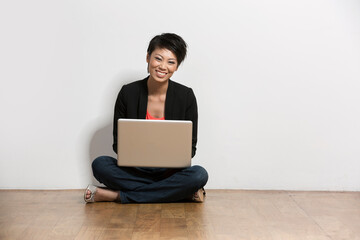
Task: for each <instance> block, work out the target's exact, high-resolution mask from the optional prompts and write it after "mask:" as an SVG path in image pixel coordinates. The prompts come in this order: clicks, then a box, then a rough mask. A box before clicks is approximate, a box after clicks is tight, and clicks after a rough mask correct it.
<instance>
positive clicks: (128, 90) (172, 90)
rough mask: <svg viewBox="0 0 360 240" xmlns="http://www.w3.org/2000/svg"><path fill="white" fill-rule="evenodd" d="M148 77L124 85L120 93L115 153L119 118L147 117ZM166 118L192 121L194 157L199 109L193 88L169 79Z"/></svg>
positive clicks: (115, 116)
mask: <svg viewBox="0 0 360 240" xmlns="http://www.w3.org/2000/svg"><path fill="white" fill-rule="evenodd" d="M148 78H149V77H146V78H145V79H143V80H139V81H136V82H132V83H129V84H127V85H124V86H123V87H122V88H121V90H120V92H119V94H118V97H117V99H116V103H115V112H114V123H113V124H114V128H113V137H114V142H113V149H114V151H115V153H117V120H118V119H119V118H131V119H145V118H146V110H147V101H148V87H147V80H148ZM165 119H166V120H190V121H192V123H193V132H192V157H194V156H195V153H196V143H197V123H198V110H197V103H196V98H195V95H194V92H193V90H192V89H191V88H188V87H186V86H184V85H181V84H179V83H176V82H174V81H172V80H169V86H168V89H167V92H166V99H165Z"/></svg>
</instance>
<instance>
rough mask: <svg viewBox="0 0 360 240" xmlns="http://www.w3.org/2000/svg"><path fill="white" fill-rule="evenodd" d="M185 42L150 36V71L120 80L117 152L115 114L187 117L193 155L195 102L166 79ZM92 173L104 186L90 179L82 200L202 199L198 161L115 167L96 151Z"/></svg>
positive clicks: (203, 175)
mask: <svg viewBox="0 0 360 240" xmlns="http://www.w3.org/2000/svg"><path fill="white" fill-rule="evenodd" d="M186 47H187V46H186V43H185V41H184V40H183V39H182V38H181V37H180V36H178V35H176V34H172V33H164V34H161V35H158V36H155V37H154V38H153V39H152V40H151V41H150V44H149V47H148V49H147V56H146V62H147V63H148V72H149V76H148V77H146V78H145V79H143V80H139V81H136V82H133V83H130V84H127V85H124V86H123V87H122V88H121V90H120V93H119V95H118V97H117V100H116V104H115V113H114V130H113V136H114V143H113V149H114V151H115V152H116V153H117V120H118V119H119V118H132V119H158V120H164V119H166V120H191V121H192V122H193V136H192V157H194V155H195V152H196V143H197V118H198V116H197V104H196V98H195V95H194V93H193V91H192V89H191V88H188V87H186V86H183V85H181V84H179V83H176V82H173V81H172V80H170V77H171V76H172V75H173V74H174V72H176V70H177V69H178V67H179V65H180V64H181V62H182V61H183V60H184V58H185V56H186ZM92 169H93V173H94V177H95V178H96V179H97V180H98V181H99V182H101V183H103V184H105V186H106V187H107V188H98V187H95V186H92V185H89V186H88V188H87V189H86V190H85V194H84V199H85V201H86V202H98V201H116V202H121V203H132V202H139V203H140V202H175V201H180V200H185V199H189V198H190V199H192V200H194V201H197V202H202V201H203V198H204V191H203V187H204V186H205V184H206V182H207V180H208V174H207V172H206V170H205V169H204V168H203V167H201V166H191V167H188V168H181V169H167V168H132V167H118V166H117V160H116V159H115V158H112V157H108V156H102V157H98V158H96V159H95V160H94V162H93V163H92Z"/></svg>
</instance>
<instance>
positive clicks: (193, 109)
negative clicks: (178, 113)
mask: <svg viewBox="0 0 360 240" xmlns="http://www.w3.org/2000/svg"><path fill="white" fill-rule="evenodd" d="M185 118H186V119H189V120H191V121H192V123H193V131H192V153H191V157H194V156H195V154H196V144H197V131H198V108H197V102H196V97H195V94H194V91H193V90H192V89H191V88H190V89H189V91H188V93H187V107H186V113H185Z"/></svg>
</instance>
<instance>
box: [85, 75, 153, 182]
mask: <svg viewBox="0 0 360 240" xmlns="http://www.w3.org/2000/svg"><path fill="white" fill-rule="evenodd" d="M144 77H146V76H143V77H139V72H129V73H127V74H125V75H123V74H119V75H118V76H115V77H114V79H113V81H112V83H111V84H109V86H108V89H107V90H106V91H105V92H104V93H103V96H104V105H105V106H104V109H109V112H110V113H111V114H109V115H108V117H106V122H107V123H106V122H105V125H101V124H100V123H99V124H97V125H98V126H99V127H98V128H97V129H98V130H96V131H95V133H94V134H93V135H92V137H91V140H90V144H89V161H90V162H89V166H91V164H92V162H93V161H94V159H95V158H97V157H99V156H104V155H105V156H111V157H114V158H116V157H117V156H116V153H115V152H114V151H113V149H112V144H113V133H112V131H113V123H112V121H113V115H112V114H113V106H114V105H115V101H116V97H117V95H118V93H119V91H120V89H121V87H122V86H123V85H124V84H127V83H130V82H133V81H136V80H141V79H143V78H144ZM109 96H110V97H109ZM91 176H92V172H91ZM92 183H93V184H99V183H98V182H97V181H96V179H95V178H94V177H92Z"/></svg>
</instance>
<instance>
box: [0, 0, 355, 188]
mask: <svg viewBox="0 0 360 240" xmlns="http://www.w3.org/2000/svg"><path fill="white" fill-rule="evenodd" d="M0 28H1V31H0V34H1V36H0V43H1V44H0V68H1V70H0V81H1V88H0V110H1V117H0V144H1V150H0V188H5V189H7V188H10V189H12V188H16V189H17V188H21V189H23V188H24V189H72V188H83V187H85V186H86V185H87V184H88V183H89V182H91V181H92V174H91V169H90V162H91V161H92V159H93V158H95V157H96V156H98V155H103V154H106V155H109V154H110V155H111V154H113V153H112V150H111V143H112V135H111V134H112V126H111V124H112V113H113V107H114V102H115V99H116V95H117V93H118V91H119V89H120V87H121V86H122V85H123V84H124V83H128V82H131V81H134V80H138V79H142V78H143V77H145V76H146V75H147V72H146V62H145V57H146V48H147V44H148V42H149V40H150V39H151V38H152V37H153V36H155V35H156V34H160V33H163V32H175V33H177V34H179V35H181V36H182V37H183V38H184V39H185V40H186V41H187V43H188V45H189V49H188V50H189V54H188V57H187V59H186V60H185V62H184V64H183V65H182V66H181V67H180V68H179V70H178V72H176V73H175V75H174V76H173V80H175V81H178V82H180V83H182V84H185V85H188V86H191V87H192V88H193V90H194V92H195V94H196V96H197V99H198V107H199V143H198V152H197V155H196V157H195V158H194V163H195V164H200V165H202V166H204V167H205V168H206V169H207V170H208V172H209V175H210V178H209V182H208V185H207V186H208V188H236V189H284V190H287V189H290V190H351V191H359V190H360V147H359V146H360V127H359V126H360V125H359V123H360V108H359V103H360V83H359V80H360V2H359V1H358V0H352V1H351V0H349V1H342V0H332V1H325V0H304V1H288V0H272V1H268V0H254V1H244V0H242V1H230V0H225V1H224V0H221V1H220V0H216V1H214V0H213V1H205V0H204V1H190V0H189V1H184V0H183V1H166V0H163V1H160V0H153V1H139V0H135V1H119V0H112V1H110V0H109V1H88V0H82V1H80V0H77V1H73V0H68V1H48V0H42V1H41V0H34V1H25V0H18V1H1V2H0Z"/></svg>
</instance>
